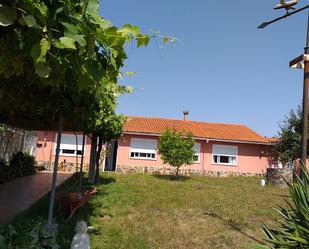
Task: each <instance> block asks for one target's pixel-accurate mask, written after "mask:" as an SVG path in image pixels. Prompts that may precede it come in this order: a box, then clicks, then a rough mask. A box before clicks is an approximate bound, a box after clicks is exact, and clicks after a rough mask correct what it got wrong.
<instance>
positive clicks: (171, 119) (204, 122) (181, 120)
mask: <svg viewBox="0 0 309 249" xmlns="http://www.w3.org/2000/svg"><path fill="white" fill-rule="evenodd" d="M127 117H128V118H144V119H160V120H169V121H179V122H192V123H200V124H214V125H234V126H242V127H246V128H248V129H250V128H249V127H248V126H246V125H244V124H230V123H219V122H206V121H195V120H183V119H173V118H161V117H145V116H127ZM250 130H251V129H250ZM260 136H261V135H260Z"/></svg>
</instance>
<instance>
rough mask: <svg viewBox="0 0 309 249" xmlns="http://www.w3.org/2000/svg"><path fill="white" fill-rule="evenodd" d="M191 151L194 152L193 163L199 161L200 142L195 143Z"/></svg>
mask: <svg viewBox="0 0 309 249" xmlns="http://www.w3.org/2000/svg"><path fill="white" fill-rule="evenodd" d="M193 151H194V153H195V155H194V156H193V160H194V162H195V163H199V162H200V154H201V144H199V143H195V144H194V146H193Z"/></svg>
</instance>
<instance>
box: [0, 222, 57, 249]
mask: <svg viewBox="0 0 309 249" xmlns="http://www.w3.org/2000/svg"><path fill="white" fill-rule="evenodd" d="M0 248H1V249H31V248H33V249H58V248H60V247H59V245H58V244H57V241H56V238H55V237H54V236H52V235H51V234H49V233H48V232H47V231H46V229H45V227H44V222H43V220H38V221H32V222H29V223H27V224H17V225H16V226H15V227H13V226H12V225H8V226H7V227H6V228H4V229H2V230H0Z"/></svg>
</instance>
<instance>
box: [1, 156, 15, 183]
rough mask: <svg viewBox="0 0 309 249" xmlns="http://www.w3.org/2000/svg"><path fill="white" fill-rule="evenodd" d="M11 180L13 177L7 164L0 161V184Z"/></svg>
mask: <svg viewBox="0 0 309 249" xmlns="http://www.w3.org/2000/svg"><path fill="white" fill-rule="evenodd" d="M12 179H13V176H12V174H11V171H10V167H9V166H8V164H7V162H6V161H4V160H3V159H0V184H1V183H5V182H7V181H10V180H12Z"/></svg>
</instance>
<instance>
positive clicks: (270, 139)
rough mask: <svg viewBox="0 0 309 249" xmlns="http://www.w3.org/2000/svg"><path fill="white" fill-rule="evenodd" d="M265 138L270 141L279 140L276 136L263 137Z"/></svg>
mask: <svg viewBox="0 0 309 249" xmlns="http://www.w3.org/2000/svg"><path fill="white" fill-rule="evenodd" d="M265 139H266V140H267V141H268V142H270V143H276V142H279V138H276V137H265Z"/></svg>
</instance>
